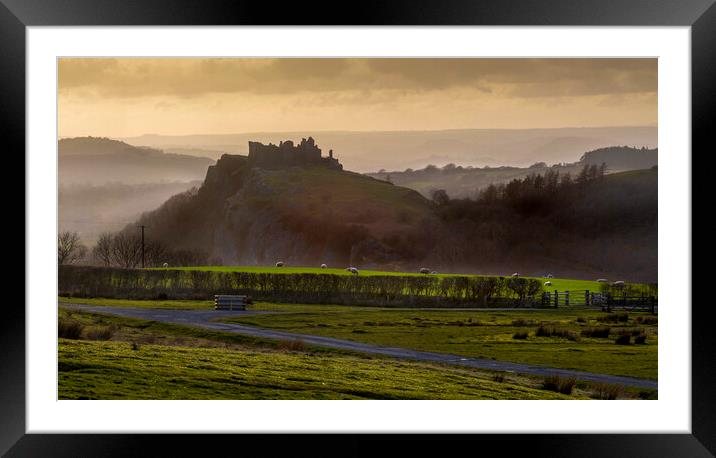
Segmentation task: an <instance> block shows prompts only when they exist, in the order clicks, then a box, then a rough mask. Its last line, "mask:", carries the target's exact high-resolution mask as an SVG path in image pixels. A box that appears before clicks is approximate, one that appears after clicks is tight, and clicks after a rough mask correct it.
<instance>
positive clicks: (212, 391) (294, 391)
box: [59, 339, 584, 399]
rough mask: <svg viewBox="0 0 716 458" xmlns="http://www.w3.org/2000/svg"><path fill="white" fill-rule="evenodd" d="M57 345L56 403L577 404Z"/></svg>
mask: <svg viewBox="0 0 716 458" xmlns="http://www.w3.org/2000/svg"><path fill="white" fill-rule="evenodd" d="M134 348H135V347H133V346H132V344H130V343H127V342H111V341H110V342H96V341H92V342H88V341H73V340H64V339H61V340H60V344H59V361H60V362H59V374H60V379H59V393H60V394H59V397H60V399H565V398H569V399H575V398H576V399H579V398H584V395H582V396H580V395H577V394H573V395H572V396H565V395H561V394H559V393H555V392H551V391H545V390H540V389H537V388H531V387H526V386H519V385H516V384H514V383H509V382H504V381H503V382H497V381H493V380H490V379H489V378H487V377H486V376H483V377H480V376H477V375H475V374H472V373H470V372H468V371H460V370H456V369H448V368H437V367H428V366H426V365H420V364H416V363H408V362H401V361H393V360H379V359H375V360H371V359H366V358H357V357H349V356H337V355H336V356H327V355H316V354H307V353H281V352H268V351H255V350H254V351H239V350H228V349H221V348H194V347H192V348H187V347H176V346H163V345H140V346H139V347H138V348H137V349H134Z"/></svg>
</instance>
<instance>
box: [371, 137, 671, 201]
mask: <svg viewBox="0 0 716 458" xmlns="http://www.w3.org/2000/svg"><path fill="white" fill-rule="evenodd" d="M657 156H658V150H657V149H648V148H631V147H628V146H611V147H607V148H600V149H596V150H593V151H589V152H586V153H584V154H583V155H582V156H581V157H580V159H579V160H578V161H576V162H568V163H564V162H562V163H558V164H552V165H547V164H546V163H544V162H535V163H534V164H532V165H531V166H529V167H506V166H501V167H482V168H475V167H471V166H460V165H455V164H447V165H445V166H444V167H442V168H439V167H436V166H427V167H425V168H423V169H419V170H412V169H407V170H404V171H385V170H381V171H380V172H375V173H368V174H367V175H368V176H372V177H374V178H378V179H382V180H389V181H391V182H392V183H394V184H396V185H400V186H405V187H407V188H411V189H415V190H416V191H418V192H420V193H421V194H422V195H424V196H426V197H430V196H431V194H432V192H433V191H435V190H438V189H443V190H445V191H446V192H447V193H448V195H450V196H451V197H453V198H463V197H474V196H476V195H477V193H478V192H479V191H480V190H481V189H484V188H486V187H487V186H489V185H491V184H500V183H507V182H509V181H511V180H514V179H517V178H524V177H526V176H527V175H530V174H533V173H547V172H550V171H556V172H559V173H561V174H566V173H570V174H572V175H576V174H578V173H579V172H580V170H581V169H582V168H583V167H584V166H585V165H597V166H601V164H602V163H605V164H606V165H607V172H609V173H612V172H619V171H627V170H641V169H649V168H651V167H653V166H655V165H657V164H658V158H657Z"/></svg>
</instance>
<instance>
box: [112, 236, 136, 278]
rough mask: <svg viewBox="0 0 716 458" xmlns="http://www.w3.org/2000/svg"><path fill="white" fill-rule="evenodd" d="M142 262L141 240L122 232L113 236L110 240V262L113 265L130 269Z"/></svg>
mask: <svg viewBox="0 0 716 458" xmlns="http://www.w3.org/2000/svg"><path fill="white" fill-rule="evenodd" d="M141 260H142V240H141V239H140V238H139V237H137V236H136V235H130V234H127V233H124V232H120V233H119V234H117V235H115V236H114V239H113V240H112V261H113V263H115V264H117V265H119V266H120V267H124V268H125V269H132V268H134V267H137V265H138V264H139V263H140V261H141Z"/></svg>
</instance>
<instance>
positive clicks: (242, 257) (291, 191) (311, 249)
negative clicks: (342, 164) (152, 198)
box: [142, 147, 439, 267]
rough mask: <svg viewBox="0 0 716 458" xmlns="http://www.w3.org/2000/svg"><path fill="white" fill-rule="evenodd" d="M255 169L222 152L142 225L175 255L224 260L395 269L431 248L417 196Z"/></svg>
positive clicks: (353, 180)
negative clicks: (197, 184) (201, 177)
mask: <svg viewBox="0 0 716 458" xmlns="http://www.w3.org/2000/svg"><path fill="white" fill-rule="evenodd" d="M278 148H279V149H280V148H281V147H278ZM318 157H319V158H320V152H319V156H318ZM322 159H329V158H322ZM259 163H260V161H259V162H257V161H256V160H255V157H254V159H253V160H252V158H251V157H246V156H236V155H224V156H222V157H221V159H219V161H218V162H217V163H216V165H215V166H212V167H209V169H208V171H207V174H206V179H205V181H204V183H203V185H202V186H201V188H199V189H198V191H197V192H195V193H186V194H183V195H179V196H175V197H174V198H172V199H170V200H169V201H167V202H166V203H165V204H164V205H162V207H160V208H159V209H157V210H156V211H154V212H151V213H148V214H145V215H144V216H143V217H142V224H146V225H148V226H151V227H152V228H154V229H153V233H154V234H155V235H156V236H157V237H158V238H159V240H163V241H164V242H165V243H166V244H167V245H168V246H169V247H171V248H173V249H193V250H200V251H204V252H206V253H207V254H209V256H210V258H213V259H214V260H215V261H221V262H222V263H223V264H238V265H272V264H273V263H275V262H276V261H277V260H282V261H284V262H286V263H287V264H289V265H290V264H293V265H320V264H321V263H326V264H329V265H331V266H348V265H352V264H354V265H359V266H365V267H367V266H375V267H378V266H384V267H387V266H399V265H402V264H404V263H406V262H409V261H410V260H412V259H415V258H416V257H417V256H420V255H421V254H424V251H425V250H427V247H429V246H431V243H430V241H429V240H426V238H429V237H430V233H431V230H430V228H431V227H436V226H437V225H438V224H439V223H438V221H437V219H436V218H435V216H433V211H432V207H431V204H430V202H429V201H428V200H427V199H425V198H424V197H422V196H421V195H420V194H418V193H417V192H415V191H412V190H409V189H406V188H401V187H396V186H393V185H392V184H390V183H386V182H384V181H380V180H376V179H373V178H370V177H366V176H363V175H360V174H356V173H351V172H344V171H341V170H338V169H336V168H334V167H333V166H330V164H329V165H328V166H326V164H325V163H323V162H312V161H310V160H309V161H308V162H304V163H302V165H301V166H292V165H288V164H281V163H275V164H273V165H274V167H260V166H258V164H259ZM277 165H281V166H280V167H277ZM416 245H418V248H417V249H416V247H415V246H416ZM421 247H422V248H421ZM423 248H424V249H423Z"/></svg>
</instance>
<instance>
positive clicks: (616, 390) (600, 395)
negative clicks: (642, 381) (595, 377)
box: [590, 383, 624, 400]
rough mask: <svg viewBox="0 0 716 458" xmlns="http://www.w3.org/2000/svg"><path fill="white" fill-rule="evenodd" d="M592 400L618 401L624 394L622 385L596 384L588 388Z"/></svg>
mask: <svg viewBox="0 0 716 458" xmlns="http://www.w3.org/2000/svg"><path fill="white" fill-rule="evenodd" d="M590 391H591V392H592V398H594V399H609V400H613V399H618V398H619V397H621V396H623V394H624V385H616V384H609V383H597V384H593V385H591V386H590Z"/></svg>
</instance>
